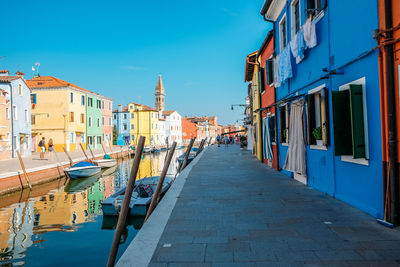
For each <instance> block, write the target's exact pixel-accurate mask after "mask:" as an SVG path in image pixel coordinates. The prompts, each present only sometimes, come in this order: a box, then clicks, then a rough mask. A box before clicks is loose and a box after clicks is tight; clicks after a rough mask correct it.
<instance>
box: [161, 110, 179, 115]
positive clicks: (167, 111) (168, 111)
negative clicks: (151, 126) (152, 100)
mask: <svg viewBox="0 0 400 267" xmlns="http://www.w3.org/2000/svg"><path fill="white" fill-rule="evenodd" d="M174 112H176V110H166V111H163V112H162V115H163V116H169V115H171V114H172V113H174Z"/></svg>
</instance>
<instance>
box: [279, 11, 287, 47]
mask: <svg viewBox="0 0 400 267" xmlns="http://www.w3.org/2000/svg"><path fill="white" fill-rule="evenodd" d="M286 32H287V30H286V15H284V16H283V17H282V19H281V21H280V22H279V48H280V52H281V53H282V51H283V50H284V49H285V47H286V44H287V33H286Z"/></svg>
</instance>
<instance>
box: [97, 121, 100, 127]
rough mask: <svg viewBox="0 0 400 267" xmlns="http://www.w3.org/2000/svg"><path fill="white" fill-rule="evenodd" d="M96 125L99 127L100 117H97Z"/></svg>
mask: <svg viewBox="0 0 400 267" xmlns="http://www.w3.org/2000/svg"><path fill="white" fill-rule="evenodd" d="M97 127H100V119H97Z"/></svg>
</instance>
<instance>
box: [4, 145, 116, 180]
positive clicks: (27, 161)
mask: <svg viewBox="0 0 400 267" xmlns="http://www.w3.org/2000/svg"><path fill="white" fill-rule="evenodd" d="M113 151H114V152H117V151H118V152H119V151H121V149H120V148H119V147H118V146H114V148H113ZM106 152H110V150H109V148H108V147H107V148H106ZM55 153H57V155H54V157H53V160H49V152H46V154H45V159H44V160H40V156H39V154H40V153H33V154H32V155H31V156H26V157H22V160H23V162H24V165H25V168H26V169H30V168H37V167H42V166H46V165H51V164H53V165H54V164H57V163H59V162H69V160H68V158H67V156H66V155H65V153H64V152H55ZM68 153H69V154H70V156H71V158H72V160H74V161H78V160H83V159H85V156H84V154H83V153H82V151H70V152H68ZM86 153H87V155H88V157H89V158H92V154H91V153H90V151H86ZM93 154H94V155H95V156H99V155H104V152H103V150H102V149H94V150H93ZM16 171H22V168H21V165H20V163H19V160H18V157H16V158H13V159H9V160H0V178H1V177H2V176H3V175H4V176H7V173H12V172H16Z"/></svg>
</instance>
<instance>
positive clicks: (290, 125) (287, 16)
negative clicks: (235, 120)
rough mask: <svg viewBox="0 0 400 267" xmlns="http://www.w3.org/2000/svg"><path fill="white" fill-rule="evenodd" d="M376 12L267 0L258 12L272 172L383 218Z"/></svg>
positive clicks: (372, 6)
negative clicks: (266, 55) (269, 51)
mask: <svg viewBox="0 0 400 267" xmlns="http://www.w3.org/2000/svg"><path fill="white" fill-rule="evenodd" d="M303 11H304V12H303ZM355 14H358V15H357V16H355ZM377 14H378V5H377V4H376V2H374V1H359V0H357V1H349V2H346V8H343V6H342V4H341V3H339V2H337V1H336V2H335V1H321V0H315V1H305V0H293V1H283V0H268V1H265V3H264V5H263V8H262V10H261V15H262V16H264V17H265V18H267V19H269V20H271V21H273V24H274V29H275V31H274V51H275V57H274V64H273V65H274V66H275V68H274V73H275V74H274V87H275V88H276V103H275V105H276V108H277V111H276V113H277V114H276V115H277V116H276V117H277V120H278V125H277V132H278V134H277V141H278V146H279V147H278V149H279V166H278V167H279V168H282V169H283V170H282V171H283V172H284V173H286V174H287V175H289V176H291V177H293V178H295V179H297V180H298V181H300V182H302V183H305V184H308V185H310V186H312V187H315V188H316V189H318V190H320V191H322V192H325V193H327V194H329V195H331V196H334V197H336V198H338V199H340V200H342V201H345V202H347V203H349V204H351V205H353V206H354V207H357V208H359V209H361V210H363V211H365V212H367V213H369V214H371V215H372V216H375V217H376V218H383V207H384V205H383V200H384V198H383V191H384V190H383V182H382V162H381V155H382V144H381V142H377V141H376V140H380V136H381V131H380V129H381V127H380V126H381V118H380V115H379V114H380V113H379V111H380V103H379V101H377V99H379V97H380V94H379V65H378V51H377V50H375V49H374V48H375V46H376V42H375V40H374V39H373V37H372V33H373V31H374V30H375V29H377V28H378V27H379V25H378V16H377ZM360 21H362V24H363V26H362V27H360V26H359V22H360ZM344 36H346V38H343V37H344ZM266 75H267V74H266ZM253 104H254V101H253Z"/></svg>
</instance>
